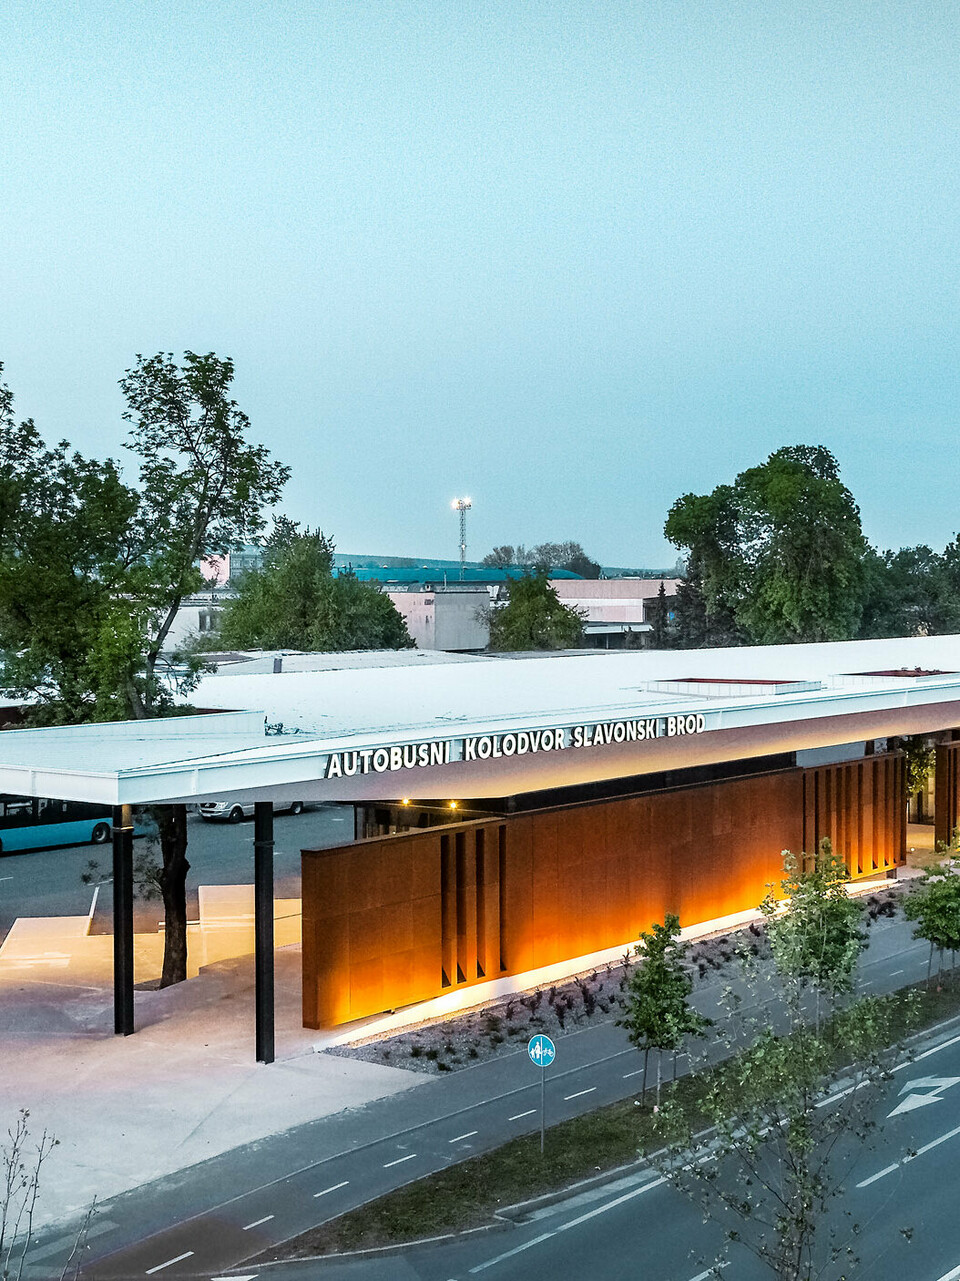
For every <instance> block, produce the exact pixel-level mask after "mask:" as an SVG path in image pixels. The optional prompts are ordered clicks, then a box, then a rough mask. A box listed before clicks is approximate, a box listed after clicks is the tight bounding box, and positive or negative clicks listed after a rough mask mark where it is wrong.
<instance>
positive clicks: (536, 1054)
mask: <svg viewBox="0 0 960 1281" xmlns="http://www.w3.org/2000/svg"><path fill="white" fill-rule="evenodd" d="M527 1053H528V1054H529V1055H530V1058H531V1059H532V1060H533V1062H534V1063H536V1065H537V1067H542V1068H546V1067H549V1066H550V1064H551V1063H552V1062H553V1060H554V1059H555V1058H556V1057H557V1047H556V1046H555V1045H554V1043H553V1042H552V1041H551V1040H550V1038H549V1036H544V1035H543V1033H542V1032H541V1033H540V1035H539V1036H535V1037H533V1038H532V1040H530V1041H529V1042H528V1043H527Z"/></svg>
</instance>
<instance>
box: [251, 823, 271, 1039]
mask: <svg viewBox="0 0 960 1281" xmlns="http://www.w3.org/2000/svg"><path fill="white" fill-rule="evenodd" d="M253 880H254V891H253V899H254V904H253V912H254V952H255V957H254V960H255V964H256V973H257V982H256V991H257V996H256V1000H257V1062H258V1063H272V1062H273V1059H274V1040H273V802H272V801H257V802H256V803H255V804H254V807H253Z"/></svg>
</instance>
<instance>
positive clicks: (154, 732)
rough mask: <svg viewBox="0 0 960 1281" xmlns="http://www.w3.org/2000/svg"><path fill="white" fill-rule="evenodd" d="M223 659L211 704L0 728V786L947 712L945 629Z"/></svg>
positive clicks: (750, 741) (205, 794)
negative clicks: (898, 636)
mask: <svg viewBox="0 0 960 1281" xmlns="http://www.w3.org/2000/svg"><path fill="white" fill-rule="evenodd" d="M298 666H300V664H298ZM242 667H243V665H242V664H239V665H238V666H234V667H232V668H226V669H224V674H222V675H219V674H218V675H211V676H208V677H206V678H205V679H204V680H203V681H202V683H201V685H200V687H199V689H198V690H197V692H196V693H195V694H194V696H193V702H194V703H195V704H196V705H198V706H201V707H203V708H205V709H212V708H218V707H219V708H223V709H224V712H223V713H220V714H218V713H212V714H210V713H208V714H203V715H198V716H183V717H170V718H164V719H160V720H153V721H136V722H123V723H113V724H98V725H82V726H69V727H63V728H52V729H36V730H11V731H7V732H5V733H3V734H0V792H6V793H15V794H18V795H31V796H57V797H62V798H64V799H68V800H89V801H95V802H97V803H100V804H104V805H117V804H128V803H129V804H138V803H148V802H151V801H154V802H159V801H171V802H173V801H197V800H201V799H204V798H209V797H212V796H221V795H225V794H233V795H237V796H242V797H246V798H249V797H259V798H260V799H263V800H271V799H272V800H276V801H278V802H282V801H289V800H291V799H303V800H325V799H326V800H364V799H382V800H390V799H399V798H400V797H404V796H409V797H411V798H414V799H416V798H418V797H419V798H434V799H437V798H446V797H452V798H460V797H470V796H474V797H481V796H490V797H493V796H504V795H510V794H513V793H519V792H524V791H535V790H540V789H543V788H548V787H557V786H568V785H571V784H573V783H581V782H589V781H593V780H597V779H602V778H616V777H626V776H630V775H634V774H642V773H648V772H652V771H656V770H662V769H673V768H682V767H683V766H689V765H694V764H701V763H706V762H710V761H720V760H732V759H738V758H741V757H748V756H758V755H766V754H771V753H774V752H783V751H795V750H801V749H804V748H809V747H819V746H828V745H832V744H838V743H845V742H855V741H859V740H863V739H870V738H878V737H887V736H889V735H893V734H913V733H932V732H935V731H938V730H943V729H948V728H952V727H954V726H960V637H958V636H945V637H915V638H909V639H902V640H883V641H853V642H844V643H836V644H827V645H791V646H763V647H752V648H746V647H745V648H740V649H727V650H660V651H637V652H620V653H607V652H602V653H595V652H586V651H580V652H575V653H568V654H562V655H516V656H503V655H501V656H491V657H489V658H480V659H473V660H471V661H469V662H463V663H458V662H449V661H446V662H442V661H437V662H431V661H429V659H428V658H427V657H426V656H424V657H423V659H422V660H421V661H419V662H417V663H412V664H406V665H403V664H401V665H396V664H388V663H384V662H382V661H378V658H377V656H375V655H369V656H367V661H365V662H363V663H361V664H359V665H354V664H352V663H342V664H338V665H336V666H334V667H327V666H324V667H323V668H322V669H321V670H314V671H302V670H301V671H282V672H280V673H276V674H274V673H272V672H269V673H260V674H254V675H247V674H244V673H243V671H242ZM237 709H256V710H237ZM268 726H270V727H271V729H270V730H269V731H268ZM281 726H282V728H281ZM598 726H599V727H600V729H599V730H598V729H597V727H598ZM544 731H546V733H544ZM404 749H405V751H404ZM398 753H399V755H398Z"/></svg>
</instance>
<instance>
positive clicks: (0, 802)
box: [0, 795, 112, 854]
mask: <svg viewBox="0 0 960 1281" xmlns="http://www.w3.org/2000/svg"><path fill="white" fill-rule="evenodd" d="M111 820H112V815H111V812H110V808H109V806H106V805H88V804H86V803H84V802H81V801H52V800H38V799H37V798H36V797H34V796H6V795H0V854H17V853H19V852H20V851H21V850H42V849H48V848H49V847H50V846H52V845H84V844H86V843H88V842H92V843H93V844H94V845H105V844H106V842H107V841H109V840H110V825H111Z"/></svg>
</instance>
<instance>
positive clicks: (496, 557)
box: [480, 543, 517, 569]
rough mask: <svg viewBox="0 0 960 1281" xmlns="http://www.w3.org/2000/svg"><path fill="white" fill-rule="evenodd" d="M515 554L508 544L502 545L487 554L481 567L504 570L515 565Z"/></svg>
mask: <svg viewBox="0 0 960 1281" xmlns="http://www.w3.org/2000/svg"><path fill="white" fill-rule="evenodd" d="M515 555H516V553H515V551H514V549H513V547H512V546H511V544H510V543H503V544H501V546H499V547H494V549H493V551H491V552H487V554H486V556H484V558H483V560H482V561H481V562H480V564H481V565H488V566H489V567H490V568H491V569H506V568H507V566H508V565H515V564H516V563H517V562H516V560H515V559H514V557H515Z"/></svg>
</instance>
